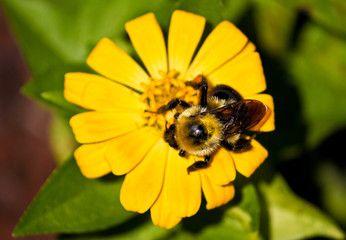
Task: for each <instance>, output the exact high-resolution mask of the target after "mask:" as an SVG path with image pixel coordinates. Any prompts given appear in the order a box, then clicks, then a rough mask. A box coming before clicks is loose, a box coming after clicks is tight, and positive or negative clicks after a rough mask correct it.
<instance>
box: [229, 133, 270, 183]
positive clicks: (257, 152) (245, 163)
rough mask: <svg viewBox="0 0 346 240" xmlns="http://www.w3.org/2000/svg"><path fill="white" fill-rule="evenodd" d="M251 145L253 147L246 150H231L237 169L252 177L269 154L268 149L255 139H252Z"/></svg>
mask: <svg viewBox="0 0 346 240" xmlns="http://www.w3.org/2000/svg"><path fill="white" fill-rule="evenodd" d="M251 145H252V148H251V149H250V150H248V151H246V152H242V153H234V152H230V154H231V155H232V157H233V159H234V163H235V166H236V168H237V171H238V172H240V173H241V174H242V175H244V176H245V177H250V176H251V174H252V173H253V172H254V171H255V170H256V169H257V168H258V167H259V165H261V163H262V162H263V161H264V160H265V159H266V158H267V156H268V151H267V150H266V149H265V148H264V147H263V146H262V145H261V144H260V143H259V142H257V141H256V140H255V139H252V140H251Z"/></svg>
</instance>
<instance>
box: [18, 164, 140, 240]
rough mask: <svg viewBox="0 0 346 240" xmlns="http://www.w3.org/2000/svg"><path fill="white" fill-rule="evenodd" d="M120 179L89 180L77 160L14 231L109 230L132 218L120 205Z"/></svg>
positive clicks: (56, 174)
mask: <svg viewBox="0 0 346 240" xmlns="http://www.w3.org/2000/svg"><path fill="white" fill-rule="evenodd" d="M121 184H122V179H121V178H120V177H114V176H106V177H104V178H101V179H87V178H85V177H84V176H83V175H82V174H81V173H80V170H79V168H78V166H77V164H76V162H75V160H74V159H70V160H68V161H67V162H66V163H64V164H63V165H62V166H61V167H60V168H58V169H57V170H56V171H55V172H54V173H53V174H52V176H51V177H50V178H49V179H48V180H47V182H46V184H45V185H44V186H43V188H42V189H41V191H40V192H39V194H38V195H37V197H36V198H35V200H34V201H33V202H32V203H31V205H30V207H29V208H28V209H27V211H26V213H25V214H24V215H23V217H22V219H21V220H20V222H19V223H18V225H17V227H16V229H15V230H14V233H13V234H14V236H24V235H31V234H44V233H81V232H88V231H95V230H100V229H105V228H108V227H110V226H115V225H118V224H121V223H123V222H124V221H127V220H129V219H130V218H132V217H133V216H134V215H135V213H133V212H128V211H126V210H124V209H123V207H122V205H121V203H120V201H119V192H120V187H121Z"/></svg>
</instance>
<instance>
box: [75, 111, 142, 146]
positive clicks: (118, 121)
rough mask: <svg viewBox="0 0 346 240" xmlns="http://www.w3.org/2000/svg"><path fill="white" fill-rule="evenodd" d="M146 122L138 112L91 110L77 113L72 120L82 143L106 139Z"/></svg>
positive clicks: (77, 136) (78, 138)
mask: <svg viewBox="0 0 346 240" xmlns="http://www.w3.org/2000/svg"><path fill="white" fill-rule="evenodd" d="M143 124H144V120H143V118H142V117H141V116H140V115H138V114H136V113H121V112H98V111H90V112H84V113H80V114H77V115H75V116H73V117H72V118H71V120H70V125H71V127H72V130H73V132H74V134H75V137H76V140H77V141H78V142H80V143H93V142H100V141H104V140H107V139H110V138H113V137H116V136H119V135H121V134H124V133H127V132H130V131H132V130H134V129H137V128H139V127H140V126H142V125H143Z"/></svg>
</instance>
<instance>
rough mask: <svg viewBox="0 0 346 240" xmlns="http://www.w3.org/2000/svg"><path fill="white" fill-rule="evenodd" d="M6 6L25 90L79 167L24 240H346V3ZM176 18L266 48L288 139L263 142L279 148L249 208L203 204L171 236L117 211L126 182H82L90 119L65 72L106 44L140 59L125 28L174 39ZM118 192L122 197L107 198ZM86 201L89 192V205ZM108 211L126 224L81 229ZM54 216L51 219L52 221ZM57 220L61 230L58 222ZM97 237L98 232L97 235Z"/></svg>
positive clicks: (59, 0)
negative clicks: (230, 26)
mask: <svg viewBox="0 0 346 240" xmlns="http://www.w3.org/2000/svg"><path fill="white" fill-rule="evenodd" d="M0 3H1V8H2V11H3V12H4V15H5V17H6V19H7V21H8V22H9V24H10V26H11V30H12V31H13V34H14V36H15V40H16V41H17V42H18V44H19V47H20V50H21V52H22V54H23V55H24V57H25V61H26V64H27V66H28V68H29V71H30V74H31V76H32V79H31V81H30V82H29V83H28V84H26V85H25V86H24V87H23V88H22V92H23V93H25V94H26V95H28V96H30V97H32V98H33V99H35V100H37V101H38V102H40V103H44V104H45V106H49V109H54V111H52V113H51V128H50V132H49V133H48V135H49V138H50V143H51V144H50V146H51V149H52V151H53V152H54V154H55V157H56V159H57V162H58V163H59V164H60V163H62V162H64V161H65V160H66V159H70V160H68V161H67V162H66V163H65V164H64V165H63V166H62V167H61V168H60V169H59V170H58V171H57V172H56V174H55V175H54V176H53V177H52V178H51V180H50V182H49V184H47V185H45V187H44V189H43V190H42V191H41V192H40V194H39V195H38V197H37V199H36V201H35V202H34V203H33V204H32V205H31V208H30V209H29V210H28V212H27V214H26V215H25V216H24V218H23V220H22V221H21V222H20V224H19V225H18V227H17V229H16V232H15V233H16V235H18V236H20V235H28V234H29V235H30V234H33V233H65V234H67V233H68V234H69V235H61V236H60V238H61V239H120V238H121V239H127V238H130V237H131V238H135V239H136V237H137V238H138V239H142V238H143V239H151V238H155V239H156V238H161V239H178V238H181V239H187V238H188V239H190V238H191V239H195V238H200V239H224V238H225V237H227V236H233V238H232V237H231V238H229V239H303V238H311V239H314V238H316V239H317V238H321V237H325V238H327V239H329V238H335V239H343V237H344V236H343V233H342V231H343V230H342V229H345V228H346V207H345V202H346V175H345V172H346V168H345V157H344V153H343V151H342V150H343V147H344V144H345V140H344V138H343V137H344V136H345V133H346V1H343V0H310V1H309V0H290V1H284V0H262V1H260V0H243V1H236V0H233V1H232V0H223V1H222V0H199V1H197V0H185V1H184V0H180V1H178V0H152V1H150V2H148V1H145V0H128V1H121V0H113V1H111V0H103V1H101V0H100V1H99V0H74V1H68V0H49V1H48V0H30V1H29V0H2V1H0ZM174 9H183V10H186V11H191V12H194V13H197V14H200V15H203V16H205V17H206V18H207V22H208V25H207V29H206V30H207V31H208V30H209V31H210V30H211V29H212V28H213V27H215V26H216V25H217V23H219V22H220V21H222V20H229V21H231V22H233V23H234V24H235V25H236V26H237V27H238V28H240V29H241V30H242V31H243V32H244V33H245V34H246V35H247V36H248V38H249V39H250V40H251V41H252V42H254V43H255V45H256V46H257V51H258V52H259V53H260V54H261V58H262V62H263V68H264V72H265V75H266V79H267V85H268V89H267V90H266V92H267V93H269V94H271V95H272V96H273V97H274V101H275V109H276V110H275V111H276V127H277V129H276V131H275V132H273V133H266V134H262V135H260V136H259V137H258V139H259V141H260V142H261V143H262V144H263V145H264V146H265V147H266V148H267V149H268V151H269V157H268V159H267V160H266V161H265V163H264V164H263V165H262V166H261V167H260V168H259V169H258V170H257V171H256V173H255V174H254V176H253V177H251V178H250V180H247V179H245V178H242V177H241V176H239V177H237V180H236V183H235V184H236V189H237V192H238V193H239V195H238V197H237V199H235V200H234V201H232V202H231V203H230V204H228V205H226V206H225V207H222V208H219V209H216V210H212V211H206V210H204V206H203V205H202V206H201V210H200V212H199V213H198V214H197V215H196V216H194V217H192V218H191V219H186V220H184V221H183V222H182V224H180V225H179V226H178V227H177V228H175V229H174V230H172V231H165V230H162V229H159V228H156V227H153V226H152V224H151V222H150V221H148V214H146V215H142V216H139V215H137V214H132V213H126V212H124V210H122V208H121V206H120V204H119V203H116V204H115V203H114V201H113V200H114V198H115V197H116V194H118V193H116V192H117V191H118V189H119V187H120V183H121V179H119V178H115V177H111V176H107V177H106V178H105V179H101V180H95V181H89V180H86V179H84V178H82V177H81V176H80V175H79V172H78V169H77V167H76V166H75V164H74V162H73V159H71V158H69V156H71V153H72V151H73V149H74V148H75V147H76V146H77V145H76V143H75V141H74V139H73V136H72V134H71V130H70V128H69V126H68V124H67V123H68V119H69V118H70V117H71V116H72V115H74V114H76V113H78V112H80V111H82V110H81V109H79V108H78V107H76V106H73V105H72V104H70V103H68V102H66V101H65V100H64V98H63V95H62V92H63V80H64V77H63V75H64V74H65V73H67V72H73V71H83V72H92V71H91V69H89V68H88V67H87V66H86V63H85V59H86V57H87V55H88V53H89V52H90V51H91V49H92V48H93V47H94V46H95V44H96V43H97V42H98V41H99V40H100V39H101V38H102V37H109V38H110V39H112V40H113V41H114V42H115V43H117V44H118V45H119V46H121V47H122V48H123V49H124V50H126V51H127V52H128V53H129V54H131V55H132V56H133V57H134V58H135V59H138V57H137V56H136V55H135V52H134V50H133V48H132V46H131V44H130V43H129V40H128V37H127V35H126V33H125V30H124V23H125V22H126V21H128V20H131V19H133V18H135V17H137V16H139V15H141V14H144V13H147V12H154V13H155V15H156V17H157V19H158V21H159V23H160V25H161V26H162V28H163V31H164V33H167V32H168V26H169V20H170V15H171V13H172V12H173V11H174ZM1 81H3V80H2V79H1ZM23 121H25V119H23ZM68 177H71V178H70V179H69V180H73V181H75V182H76V183H78V184H79V185H78V186H77V184H75V185H73V186H70V187H68V188H67V189H65V188H64V186H66V184H67V185H68V184H69V183H68V182H67V181H66V180H64V179H66V178H68ZM73 181H72V182H73ZM252 182H253V183H254V184H252ZM81 186H83V187H81ZM87 188H90V189H91V190H85V189H87ZM61 189H64V191H65V193H64V194H60V195H61V196H60V195H59V194H58V196H57V197H56V202H53V203H52V201H51V199H52V197H53V196H54V197H55V196H56V191H59V190H61ZM290 189H291V190H290ZM110 191H114V192H115V193H114V194H107V193H109V192H110ZM292 191H293V192H295V194H294V193H293V192H292ZM74 192H78V193H80V194H79V197H75V196H74V195H73V194H72V193H74ZM95 193H97V195H98V196H99V197H95V196H94V195H95ZM69 194H71V195H69ZM90 196H93V197H92V199H91V200H90ZM71 199H72V200H73V201H69V200H71ZM100 201H101V202H102V203H103V204H101V205H102V207H101V208H100V209H99V208H97V209H96V210H97V211H98V212H102V213H107V212H109V209H110V208H111V209H112V210H114V211H116V212H117V213H116V214H117V215H116V216H117V217H116V218H114V215H107V214H106V215H102V214H100V215H97V214H95V216H93V217H91V219H92V220H90V221H89V222H84V223H81V222H80V221H79V222H78V221H77V222H74V221H76V220H75V219H76V218H78V216H79V214H81V216H82V217H85V216H86V215H87V214H90V212H88V213H86V209H85V208H83V207H82V206H81V205H82V204H91V203H93V204H97V203H98V202H100ZM71 202H73V203H71ZM59 203H60V204H59ZM105 203H106V204H105ZM47 209H48V212H49V214H46V212H44V210H45V211H47ZM52 209H53V210H52ZM66 209H68V210H66ZM71 209H74V210H73V211H72V213H73V214H71ZM96 210H94V211H96ZM87 211H93V210H90V209H88V210H87ZM240 213H241V214H240ZM112 214H113V212H112ZM244 214H245V215H246V216H245V215H244ZM91 215H92V214H91ZM244 216H245V217H244ZM52 219H54V224H49V222H52ZM83 219H84V218H83ZM206 219H207V220H206ZM249 219H250V220H249ZM67 223H68V224H67ZM83 224H84V225H83ZM288 226H289V227H288ZM109 228H110V230H107V231H102V230H103V229H109ZM88 231H96V233H93V234H85V232H88ZM77 233H78V234H77ZM79 234H82V235H79Z"/></svg>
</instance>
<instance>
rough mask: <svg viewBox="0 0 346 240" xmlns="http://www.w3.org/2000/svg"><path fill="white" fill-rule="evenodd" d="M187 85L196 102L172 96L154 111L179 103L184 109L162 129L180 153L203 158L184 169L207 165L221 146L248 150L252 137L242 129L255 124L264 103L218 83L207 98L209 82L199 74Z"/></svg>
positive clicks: (196, 168)
mask: <svg viewBox="0 0 346 240" xmlns="http://www.w3.org/2000/svg"><path fill="white" fill-rule="evenodd" d="M186 85H187V86H191V87H193V88H194V89H197V90H199V91H200V92H199V97H200V100H199V104H198V105H194V106H191V105H190V104H189V103H187V102H186V101H183V100H181V99H179V98H175V99H173V100H171V101H170V102H168V103H167V104H166V105H163V106H161V107H160V108H159V109H158V110H157V112H156V113H158V114H164V113H165V112H167V111H170V110H173V109H175V108H177V107H178V106H180V107H181V108H182V109H183V110H182V111H181V112H177V113H176V114H175V115H174V123H173V124H171V125H170V126H169V127H167V123H166V128H165V131H164V136H163V138H164V140H165V141H166V142H167V143H168V144H169V146H171V147H172V148H174V149H177V150H179V155H180V156H182V157H184V156H186V155H194V156H199V157H203V158H204V161H196V162H195V163H194V164H192V165H191V166H189V167H188V169H187V171H188V173H190V172H191V171H196V170H198V169H203V168H207V167H208V166H209V164H210V158H211V156H212V155H213V153H215V152H216V151H217V150H218V149H219V148H220V147H223V148H225V149H226V150H228V151H234V152H243V151H247V150H249V149H251V139H252V138H249V137H247V136H246V135H244V132H245V131H247V130H249V129H251V128H252V127H254V126H255V125H256V124H258V123H259V122H260V121H261V120H262V119H263V118H264V116H265V115H266V112H267V110H268V109H267V106H266V105H265V104H263V103H262V102H260V101H258V100H251V99H243V98H242V96H241V95H240V94H239V93H238V92H237V91H235V90H234V89H233V88H231V87H229V86H227V85H217V86H216V87H215V88H214V89H213V91H212V93H211V96H210V97H209V98H208V96H207V95H208V83H207V80H206V78H205V77H204V76H203V75H198V76H197V77H196V78H195V79H194V80H193V81H188V82H186Z"/></svg>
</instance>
